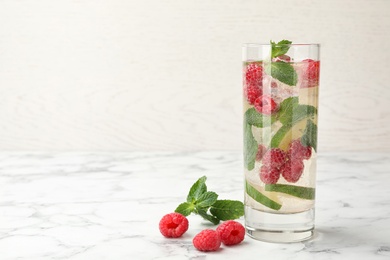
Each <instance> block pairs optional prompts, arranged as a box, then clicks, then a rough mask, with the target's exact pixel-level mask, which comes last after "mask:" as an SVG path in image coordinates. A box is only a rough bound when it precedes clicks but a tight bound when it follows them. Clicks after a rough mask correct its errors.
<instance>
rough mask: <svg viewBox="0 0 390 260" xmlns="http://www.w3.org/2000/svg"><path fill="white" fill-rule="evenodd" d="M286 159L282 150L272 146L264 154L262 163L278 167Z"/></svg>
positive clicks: (270, 166)
mask: <svg viewBox="0 0 390 260" xmlns="http://www.w3.org/2000/svg"><path fill="white" fill-rule="evenodd" d="M286 160H287V154H286V153H285V152H284V151H283V150H281V149H279V148H272V149H270V150H268V151H267V152H266V153H265V154H264V156H263V165H265V166H267V167H269V168H274V169H278V168H280V167H281V166H282V165H283V164H285V162H286Z"/></svg>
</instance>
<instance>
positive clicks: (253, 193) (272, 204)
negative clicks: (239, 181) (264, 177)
mask: <svg viewBox="0 0 390 260" xmlns="http://www.w3.org/2000/svg"><path fill="white" fill-rule="evenodd" d="M245 191H246V193H247V194H248V195H249V196H250V197H252V198H253V199H254V200H255V201H257V202H259V203H261V204H263V205H264V206H266V207H268V208H271V209H274V210H279V209H280V208H281V207H282V205H280V204H279V203H277V202H276V201H273V200H271V199H270V198H268V197H267V196H265V195H264V194H262V193H260V192H259V191H258V190H256V189H255V188H254V187H252V186H251V185H250V184H249V183H248V182H245Z"/></svg>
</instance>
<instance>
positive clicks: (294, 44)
mask: <svg viewBox="0 0 390 260" xmlns="http://www.w3.org/2000/svg"><path fill="white" fill-rule="evenodd" d="M283 45H288V46H318V47H320V44H319V43H290V44H283ZM243 46H244V47H260V46H271V43H255V42H253V43H244V44H243Z"/></svg>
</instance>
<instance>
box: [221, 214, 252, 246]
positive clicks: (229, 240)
mask: <svg viewBox="0 0 390 260" xmlns="http://www.w3.org/2000/svg"><path fill="white" fill-rule="evenodd" d="M217 232H218V233H219V236H220V238H221V241H222V243H223V244H224V245H227V246H230V245H237V244H239V243H241V242H242V241H243V240H244V237H245V228H244V226H243V225H241V224H240V223H238V222H236V221H234V220H229V221H225V222H223V223H222V224H221V225H219V226H218V227H217Z"/></svg>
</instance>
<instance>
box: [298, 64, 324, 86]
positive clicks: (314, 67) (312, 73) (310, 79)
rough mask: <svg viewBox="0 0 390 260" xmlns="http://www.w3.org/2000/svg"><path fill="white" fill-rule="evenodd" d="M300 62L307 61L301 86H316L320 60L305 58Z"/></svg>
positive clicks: (318, 77) (318, 78)
mask: <svg viewBox="0 0 390 260" xmlns="http://www.w3.org/2000/svg"><path fill="white" fill-rule="evenodd" d="M302 62H305V63H307V64H306V65H307V69H306V71H305V72H304V74H303V77H304V79H305V81H304V83H305V84H302V86H301V88H311V87H316V86H318V84H319V80H320V62H319V61H315V60H312V59H306V60H303V61H302Z"/></svg>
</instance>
